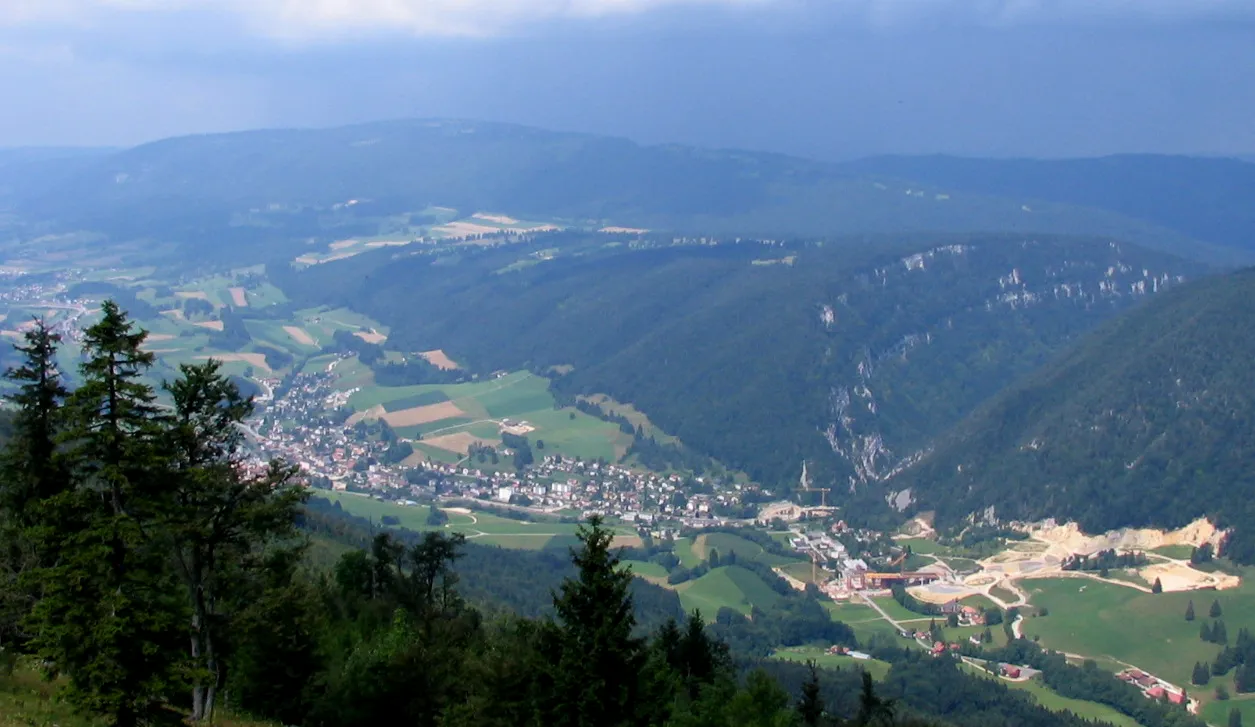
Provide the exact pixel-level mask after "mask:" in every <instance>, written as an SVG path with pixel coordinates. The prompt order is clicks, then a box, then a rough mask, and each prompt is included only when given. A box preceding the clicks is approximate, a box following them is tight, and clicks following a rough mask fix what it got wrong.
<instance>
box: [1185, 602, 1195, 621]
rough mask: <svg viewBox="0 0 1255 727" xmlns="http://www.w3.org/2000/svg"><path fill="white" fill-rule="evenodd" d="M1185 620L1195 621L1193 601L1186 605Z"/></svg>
mask: <svg viewBox="0 0 1255 727" xmlns="http://www.w3.org/2000/svg"><path fill="white" fill-rule="evenodd" d="M1185 620H1186V621H1193V620H1194V602H1193V601H1190V602H1189V603H1187V604H1185Z"/></svg>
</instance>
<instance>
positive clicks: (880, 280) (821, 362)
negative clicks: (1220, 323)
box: [272, 233, 1204, 490]
mask: <svg viewBox="0 0 1255 727" xmlns="http://www.w3.org/2000/svg"><path fill="white" fill-rule="evenodd" d="M1203 271H1204V268H1203V267H1202V266H1200V265H1197V264H1194V263H1190V262H1187V261H1183V260H1180V259H1178V258H1174V257H1172V256H1168V255H1164V254H1162V253H1158V252H1153V251H1147V250H1143V249H1140V248H1136V247H1133V246H1125V245H1120V244H1116V243H1112V242H1110V241H1104V240H1094V239H1075V238H1051V237H1034V238H1024V237H1020V236H1012V235H955V236H936V235H919V236H913V237H909V238H896V239H888V238H881V237H876V238H858V239H847V240H828V241H824V242H807V243H800V242H799V243H790V244H778V243H777V244H763V243H760V242H741V243H725V244H717V245H711V244H700V245H699V244H675V243H674V241H673V240H672V239H671V238H661V237H658V236H653V237H648V236H647V237H645V238H638V237H636V236H619V235H605V234H587V233H556V234H551V235H541V236H538V237H537V238H536V239H534V240H531V241H529V242H525V243H519V244H515V245H507V246H497V247H489V248H478V247H467V246H461V247H458V246H452V247H449V248H446V249H443V250H437V251H430V252H424V253H417V254H416V253H412V252H402V253H394V252H390V251H380V252H373V253H366V254H362V255H359V256H357V257H354V258H350V259H347V260H341V261H337V262H336V263H335V264H333V265H318V266H312V267H310V268H307V269H305V270H302V271H295V270H292V269H290V268H286V267H285V268H282V269H278V270H276V271H275V272H273V273H272V278H273V281H274V282H275V283H276V284H277V285H278V286H279V287H280V288H282V289H283V290H284V292H285V294H286V295H287V296H288V297H289V298H290V299H291V300H292V301H293V304H294V305H300V306H313V305H330V306H349V307H352V308H354V309H355V310H360V311H362V312H364V313H366V314H368V315H370V316H371V317H372V318H374V319H376V320H379V321H380V322H382V323H384V324H385V325H386V326H388V328H389V329H390V340H389V346H391V347H395V348H397V349H398V350H414V351H424V350H431V349H434V348H441V349H443V350H445V351H446V352H448V353H449V355H451V356H452V357H453V358H454V359H455V360H457V361H459V362H460V363H462V364H463V365H464V366H465V367H467V368H468V369H469V370H470V371H471V372H475V373H479V374H481V375H486V374H489V373H491V372H493V371H497V370H517V369H518V368H523V367H526V368H529V369H531V370H533V371H536V372H538V373H542V374H546V375H550V376H554V377H555V378H554V381H553V389H554V391H555V394H556V395H557V396H559V398H566V399H567V400H571V399H574V397H576V396H579V395H593V394H607V395H610V396H612V397H613V398H614V399H615V400H617V401H622V402H630V403H631V404H632V405H633V406H635V407H636V408H637V409H639V410H640V411H643V412H645V413H646V414H647V415H648V416H649V417H650V419H651V421H652V422H653V423H654V424H655V425H657V426H658V427H660V428H661V429H662V430H663V431H665V432H667V433H669V434H672V435H675V436H677V437H679V439H680V440H681V441H682V442H683V443H684V444H685V445H687V446H688V447H690V448H692V449H695V450H697V451H698V452H700V453H702V454H707V455H710V456H713V457H715V458H717V459H719V460H720V461H722V462H724V463H725V464H728V465H730V466H732V467H734V468H735V469H737V470H741V471H744V472H746V473H747V474H749V475H750V476H751V477H753V478H754V479H756V480H758V481H760V482H764V483H766V484H768V485H769V486H771V487H778V486H781V485H783V486H786V487H787V486H788V485H789V484H790V483H795V482H797V481H798V477H799V475H800V473H801V469H802V463H803V461H807V462H808V463H809V465H810V467H809V472H810V473H811V475H812V476H813V477H814V478H815V479H816V481H817V482H829V483H835V484H836V486H837V487H838V488H839V489H841V490H847V489H848V490H854V489H857V488H860V487H863V486H865V485H868V484H869V483H873V482H877V481H880V480H882V479H884V478H885V477H887V476H888V475H889V474H891V473H892V472H893V471H894V470H895V469H896V468H898V467H901V466H904V464H906V463H908V462H909V461H911V459H912V457H913V456H914V455H915V453H916V452H918V451H920V450H922V449H924V448H926V447H927V446H929V444H930V443H931V442H932V440H933V438H934V437H936V436H938V435H939V434H941V433H942V432H943V431H945V430H946V428H948V427H950V426H952V425H953V424H955V423H957V422H958V421H960V420H961V419H962V418H963V416H964V415H966V414H967V413H969V412H970V411H972V410H973V409H975V408H976V406H977V405H978V404H980V402H982V401H983V400H985V399H986V398H988V397H989V396H992V395H993V394H995V393H996V392H997V391H998V390H999V389H1000V388H1002V387H1004V386H1007V385H1009V384H1011V383H1012V382H1013V381H1015V380H1016V379H1017V378H1018V377H1019V376H1021V375H1023V374H1025V373H1027V372H1029V371H1031V370H1033V369H1035V368H1036V367H1037V366H1039V365H1041V364H1043V363H1045V362H1046V361H1048V360H1050V358H1051V357H1052V356H1053V355H1054V354H1056V353H1057V352H1059V351H1061V350H1063V348H1064V347H1066V346H1067V345H1068V344H1070V343H1071V342H1072V341H1073V340H1075V339H1076V338H1077V337H1079V336H1080V335H1081V334H1083V333H1084V332H1086V331H1088V330H1090V329H1091V328H1092V327H1094V326H1096V325H1097V324H1099V323H1100V322H1102V321H1105V320H1107V319H1108V318H1110V317H1112V316H1114V315H1116V314H1118V313H1119V312H1121V311H1123V310H1125V309H1127V308H1128V307H1129V306H1130V305H1132V304H1134V303H1136V302H1137V301H1139V300H1141V299H1142V298H1144V297H1146V296H1148V295H1152V294H1154V293H1155V291H1157V290H1161V289H1163V288H1165V287H1171V286H1173V285H1175V284H1176V283H1177V282H1178V281H1179V280H1181V279H1182V278H1184V277H1194V276H1196V275H1199V274H1202V272H1203ZM567 367H570V369H569V370H568V368H567ZM554 369H560V370H563V371H567V373H565V374H563V375H555V374H554V373H553V371H554Z"/></svg>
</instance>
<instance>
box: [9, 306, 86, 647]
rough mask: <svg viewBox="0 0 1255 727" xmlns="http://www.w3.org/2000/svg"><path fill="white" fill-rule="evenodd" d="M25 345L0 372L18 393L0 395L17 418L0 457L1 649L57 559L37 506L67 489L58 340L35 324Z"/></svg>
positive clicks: (13, 637) (15, 634)
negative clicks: (15, 362)
mask: <svg viewBox="0 0 1255 727" xmlns="http://www.w3.org/2000/svg"><path fill="white" fill-rule="evenodd" d="M24 340H25V345H17V346H15V349H16V350H17V352H18V353H19V354H21V355H22V363H21V364H20V365H19V366H17V367H16V368H11V369H9V370H8V371H7V372H6V373H5V378H6V379H8V380H9V381H10V382H12V383H13V384H16V386H17V388H16V390H15V391H13V393H10V394H8V395H7V396H6V397H5V398H6V399H7V400H8V402H9V403H10V404H11V405H12V406H13V407H14V408H15V409H16V412H15V414H14V417H13V425H12V432H11V434H10V438H9V442H8V444H7V446H6V448H5V450H4V452H3V453H2V454H0V649H3V648H4V647H5V646H6V645H7V644H9V643H11V642H14V641H17V640H21V639H22V638H23V637H24V635H23V630H22V627H21V623H22V621H23V620H24V619H25V617H26V615H27V614H28V613H29V612H30V610H31V607H32V605H33V604H34V603H35V601H36V600H37V598H38V588H37V585H36V584H33V583H31V582H30V579H31V576H32V575H33V574H35V573H37V569H38V568H39V567H40V566H48V565H50V564H52V563H53V562H54V561H55V559H56V552H55V546H56V545H57V543H56V540H55V538H48V537H42V538H41V537H40V534H39V533H38V532H36V526H38V525H39V524H40V522H41V517H40V515H41V511H42V509H43V507H44V502H45V501H46V500H47V499H48V498H50V497H52V496H54V495H57V494H60V493H61V492H63V491H64V490H65V489H66V488H67V487H69V481H68V478H67V477H66V473H65V468H64V467H63V466H62V460H61V458H60V457H59V456H57V452H56V447H57V436H58V434H59V431H60V428H61V426H62V420H61V419H62V405H63V403H64V401H65V397H66V393H67V392H66V389H65V386H64V385H63V384H62V381H61V376H60V373H59V372H58V370H57V366H56V352H57V345H58V344H59V343H60V341H61V337H60V336H59V335H57V334H55V333H53V332H51V331H50V330H48V328H47V326H46V325H45V324H44V321H43V320H42V319H36V320H35V325H34V327H33V328H32V329H31V330H29V331H27V332H26V333H25V334H24ZM49 522H51V521H49ZM41 540H42V542H43V546H44V547H40V546H39V545H38V543H39V541H41Z"/></svg>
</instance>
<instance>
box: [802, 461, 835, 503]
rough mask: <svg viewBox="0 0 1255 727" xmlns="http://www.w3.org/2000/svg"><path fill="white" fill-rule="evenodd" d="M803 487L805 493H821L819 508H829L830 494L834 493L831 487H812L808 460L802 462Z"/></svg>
mask: <svg viewBox="0 0 1255 727" xmlns="http://www.w3.org/2000/svg"><path fill="white" fill-rule="evenodd" d="M801 485H802V491H803V492H818V493H819V506H820V507H828V493H829V492H832V488H831V487H814V486H812V485H811V478H810V475H809V474H808V473H807V472H806V460H802V479H801Z"/></svg>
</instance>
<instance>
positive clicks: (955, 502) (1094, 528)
mask: <svg viewBox="0 0 1255 727" xmlns="http://www.w3.org/2000/svg"><path fill="white" fill-rule="evenodd" d="M1253 360H1255V269H1247V270H1243V271H1240V272H1237V273H1232V274H1228V275H1223V276H1217V277H1211V278H1205V279H1203V280H1198V281H1195V282H1193V283H1191V284H1189V285H1186V286H1182V287H1180V288H1178V289H1176V290H1174V291H1170V292H1168V293H1167V294H1165V295H1163V296H1160V297H1157V298H1156V299H1154V300H1152V301H1150V302H1149V303H1147V304H1146V305H1144V306H1140V307H1138V308H1137V309H1135V310H1133V311H1131V312H1129V313H1128V314H1126V315H1124V316H1122V317H1120V318H1118V319H1116V320H1114V321H1112V322H1110V323H1109V324H1107V325H1105V326H1103V327H1102V328H1101V329H1100V330H1099V331H1097V332H1096V333H1094V334H1093V335H1091V336H1089V337H1087V338H1086V339H1084V340H1083V341H1082V342H1080V343H1079V344H1078V345H1077V346H1076V347H1075V348H1073V349H1071V350H1070V351H1069V352H1068V353H1067V354H1065V355H1064V356H1062V357H1061V358H1060V359H1058V360H1057V361H1055V362H1053V363H1051V364H1050V365H1047V366H1045V367H1043V368H1042V369H1041V370H1040V371H1038V372H1037V373H1035V374H1033V375H1031V376H1029V377H1027V378H1026V379H1025V380H1024V381H1022V382H1020V383H1018V384H1016V385H1014V386H1012V387H1009V388H1008V389H1007V390H1006V391H1004V392H1002V393H1000V394H998V395H997V396H995V397H994V398H993V399H992V400H990V401H989V402H988V403H987V404H985V405H983V406H982V407H980V409H979V410H978V411H977V412H975V413H974V414H972V415H971V416H970V417H969V418H968V419H967V420H966V421H964V422H963V423H962V424H961V425H959V426H958V427H956V428H955V429H954V431H953V432H952V433H951V434H950V435H949V436H947V437H945V438H943V439H942V441H940V442H939V443H938V445H937V447H936V448H935V451H933V452H932V453H931V454H930V455H928V456H927V457H925V458H924V459H923V460H922V461H921V462H919V463H918V464H917V465H916V466H914V467H913V468H910V469H909V470H907V471H905V472H902V473H901V474H899V475H898V476H896V477H894V478H892V479H891V480H890V481H889V482H888V483H887V485H886V486H887V488H888V489H889V490H892V491H897V492H902V491H905V490H909V491H910V499H911V500H913V501H914V505H913V509H915V510H933V511H935V512H936V513H937V516H938V519H939V521H940V522H942V523H946V524H955V523H958V522H962V521H963V520H964V519H965V518H967V517H968V516H969V515H975V516H976V517H978V518H979V517H983V516H985V515H986V514H992V515H993V516H995V517H996V518H998V519H1001V520H1014V519H1030V520H1031V519H1039V518H1044V517H1055V518H1059V519H1074V520H1076V521H1077V522H1079V523H1080V525H1081V526H1082V527H1083V528H1085V529H1086V531H1088V532H1102V531H1104V530H1108V529H1113V528H1120V527H1126V526H1158V527H1168V528H1175V527H1180V526H1183V525H1185V524H1187V523H1189V522H1190V521H1192V520H1194V519H1195V518H1198V517H1203V516H1206V517H1209V518H1211V519H1212V520H1213V521H1214V522H1216V523H1217V524H1218V525H1219V526H1220V527H1232V528H1235V529H1236V532H1235V534H1234V535H1233V537H1232V539H1231V541H1230V543H1229V550H1228V553H1229V555H1231V556H1232V557H1234V558H1235V559H1237V560H1239V561H1242V562H1248V563H1249V562H1255V498H1253V497H1252V495H1255V469H1253V468H1252V466H1251V463H1252V462H1255V366H1252V365H1251V362H1252V361H1253Z"/></svg>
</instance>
